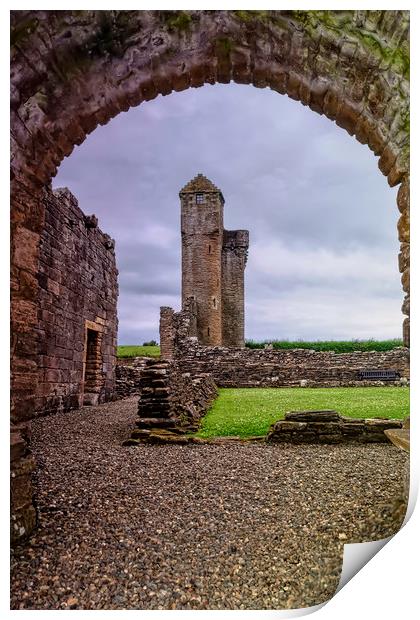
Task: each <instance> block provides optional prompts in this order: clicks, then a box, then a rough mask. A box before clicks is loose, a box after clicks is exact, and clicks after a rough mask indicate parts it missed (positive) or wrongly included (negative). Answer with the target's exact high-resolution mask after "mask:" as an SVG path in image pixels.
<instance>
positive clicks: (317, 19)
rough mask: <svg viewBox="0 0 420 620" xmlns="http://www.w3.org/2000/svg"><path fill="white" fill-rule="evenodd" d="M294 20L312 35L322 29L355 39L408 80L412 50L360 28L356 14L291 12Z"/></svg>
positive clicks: (345, 12)
mask: <svg viewBox="0 0 420 620" xmlns="http://www.w3.org/2000/svg"><path fill="white" fill-rule="evenodd" d="M290 16H291V17H292V19H294V20H296V21H298V22H299V23H300V24H302V26H303V27H304V29H305V31H306V33H307V34H308V35H309V36H312V37H313V36H314V35H315V34H319V30H320V27H324V28H326V29H327V30H330V31H333V32H334V33H336V34H340V37H342V36H343V35H344V36H347V37H349V38H350V39H353V40H354V39H355V40H356V41H357V42H358V43H360V44H361V45H362V46H363V47H364V48H365V49H366V50H367V51H369V52H370V53H371V54H372V55H374V56H375V57H376V58H377V59H379V60H380V61H385V62H386V63H389V64H390V66H391V67H392V68H393V69H395V70H396V71H398V73H400V74H401V75H403V77H405V78H408V77H409V67H410V59H409V49H408V46H407V45H404V43H403V44H401V45H400V46H398V47H393V46H392V45H390V44H388V43H386V42H385V41H383V40H382V39H381V38H380V36H378V34H376V33H374V32H372V31H370V30H367V29H366V28H363V27H359V26H357V24H355V22H354V15H353V12H348V11H290Z"/></svg>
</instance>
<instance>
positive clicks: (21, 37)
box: [10, 18, 39, 47]
mask: <svg viewBox="0 0 420 620" xmlns="http://www.w3.org/2000/svg"><path fill="white" fill-rule="evenodd" d="M38 24H39V20H38V19H37V18H32V19H26V20H24V21H22V22H19V23H18V24H16V26H15V27H14V28H11V31H10V47H15V46H16V45H20V44H22V43H24V41H25V40H26V39H28V38H29V37H30V36H31V34H32V33H33V32H35V30H36V29H37V27H38Z"/></svg>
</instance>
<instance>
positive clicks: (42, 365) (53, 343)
mask: <svg viewBox="0 0 420 620" xmlns="http://www.w3.org/2000/svg"><path fill="white" fill-rule="evenodd" d="M43 202H44V205H45V225H44V229H43V231H42V235H41V244H40V259H39V271H38V282H39V314H38V334H39V344H38V346H39V349H38V383H37V384H36V385H34V386H33V390H34V392H35V396H36V398H35V401H34V403H35V407H34V409H35V410H34V412H33V414H32V415H39V414H47V413H54V412H57V411H67V410H69V409H74V408H77V407H80V406H81V405H83V401H84V398H83V396H84V392H85V393H87V392H89V394H91V396H90V400H91V402H93V403H95V402H96V401H97V402H103V401H105V400H109V399H110V398H111V397H112V396H113V393H114V388H115V360H116V344H117V341H116V338H117V295H118V285H117V269H116V264H115V252H114V242H113V240H112V239H111V238H110V237H109V236H108V235H106V234H104V233H102V232H101V230H100V229H99V228H98V227H97V220H96V218H95V217H94V216H91V217H89V216H85V215H84V214H83V212H82V211H81V210H80V209H79V207H78V204H77V200H76V198H75V197H74V196H73V195H72V194H71V193H70V192H69V190H67V189H58V190H55V191H54V192H52V191H51V190H50V189H48V190H45V192H44V200H43ZM87 330H89V336H90V337H89V338H88V331H87ZM87 361H88V363H87V364H86V362H87ZM84 380H85V381H84ZM85 401H86V399H85ZM86 404H89V403H87V402H86Z"/></svg>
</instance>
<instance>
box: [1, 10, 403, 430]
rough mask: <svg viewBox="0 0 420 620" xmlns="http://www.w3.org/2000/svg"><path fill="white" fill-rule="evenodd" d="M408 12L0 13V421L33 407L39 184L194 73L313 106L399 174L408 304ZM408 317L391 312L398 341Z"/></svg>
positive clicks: (197, 79)
mask: <svg viewBox="0 0 420 620" xmlns="http://www.w3.org/2000/svg"><path fill="white" fill-rule="evenodd" d="M407 37H408V12H404V11H320V12H316V11H309V12H302V11H248V12H246V11H189V12H186V11H57V12H55V11H18V12H15V13H12V37H11V40H12V122H11V137H12V162H11V174H12V261H11V264H12V330H13V342H12V371H13V381H12V390H13V413H12V420H13V422H19V421H20V420H23V419H29V418H30V417H31V416H32V414H33V411H34V399H35V395H34V386H35V385H38V386H39V385H40V384H41V383H42V378H41V377H40V376H39V370H38V368H39V365H38V363H37V361H38V355H39V352H38V344H39V330H38V310H39V303H38V300H39V284H38V281H37V273H38V259H39V242H40V235H41V232H42V230H43V226H44V208H43V204H42V199H41V192H42V189H43V187H44V186H46V185H48V184H49V183H50V180H51V178H52V177H53V176H54V175H55V173H56V171H57V167H58V165H59V164H60V162H61V161H62V159H63V158H64V157H66V156H68V155H69V154H70V153H71V152H72V150H73V148H74V146H75V145H76V144H80V143H81V142H83V140H84V139H85V137H86V135H87V134H89V133H90V132H92V131H93V130H94V129H95V128H96V127H97V125H98V124H105V123H107V122H108V121H109V120H110V119H111V118H112V117H114V116H116V115H117V114H118V113H119V112H121V111H126V110H128V109H129V108H130V107H132V106H135V105H138V104H140V103H141V102H142V101H147V100H150V99H153V98H155V97H156V96H158V95H159V94H162V95H167V94H169V93H170V92H172V91H174V90H175V91H181V90H184V89H187V88H190V87H194V88H196V87H199V86H201V85H203V84H204V83H210V84H213V83H216V82H221V83H227V82H230V81H231V80H233V81H235V82H237V83H243V84H252V85H254V86H256V87H258V88H265V87H269V88H271V89H273V90H275V91H277V92H279V93H280V94H287V95H288V96H289V97H291V98H292V99H295V100H297V101H300V102H301V103H303V104H304V105H308V106H309V107H310V108H311V109H312V110H314V111H316V112H317V113H319V114H325V115H326V116H327V117H328V118H330V119H331V120H333V121H335V122H336V123H337V124H338V125H339V126H340V127H343V128H344V129H346V130H347V131H348V132H349V133H350V134H351V135H354V136H355V137H356V138H357V140H359V141H360V142H361V143H365V144H368V145H369V147H370V149H371V150H372V151H373V152H374V154H375V155H376V156H378V157H379V168H380V170H381V172H382V173H383V174H384V175H385V176H387V178H388V182H389V184H390V185H391V186H395V185H398V184H400V190H399V193H398V208H399V210H400V212H401V217H400V220H399V224H398V232H399V239H400V242H401V251H400V254H399V267H400V271H401V273H402V286H403V290H404V293H405V294H406V295H405V298H404V303H403V313H404V314H406V315H407V317H408V314H409V168H408V149H409V127H408V43H407ZM408 329H409V319H408V318H406V319H404V340H405V342H406V344H408Z"/></svg>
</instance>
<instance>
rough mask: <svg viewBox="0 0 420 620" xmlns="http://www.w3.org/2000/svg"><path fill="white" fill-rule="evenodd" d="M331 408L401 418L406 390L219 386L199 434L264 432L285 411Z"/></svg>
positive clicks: (353, 414) (365, 415)
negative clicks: (216, 396)
mask: <svg viewBox="0 0 420 620" xmlns="http://www.w3.org/2000/svg"><path fill="white" fill-rule="evenodd" d="M304 409H335V410H336V411H338V412H339V413H341V414H342V415H346V416H350V417H352V418H375V417H386V418H400V419H401V418H405V417H406V416H408V414H409V390H408V388H403V387H391V386H390V387H364V388H350V387H348V388H221V389H219V396H218V398H217V399H216V401H215V402H214V404H213V407H212V408H211V410H210V411H209V412H208V414H207V415H206V416H205V417H204V418H203V420H202V424H201V427H200V429H199V432H198V436H199V437H218V436H219V437H221V436H228V435H239V436H240V437H250V436H252V435H265V434H266V433H267V431H268V428H269V426H270V425H271V424H273V422H276V420H280V419H281V418H283V417H284V414H285V413H286V411H293V410H304Z"/></svg>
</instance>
